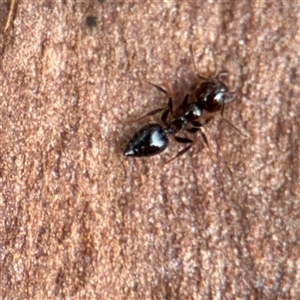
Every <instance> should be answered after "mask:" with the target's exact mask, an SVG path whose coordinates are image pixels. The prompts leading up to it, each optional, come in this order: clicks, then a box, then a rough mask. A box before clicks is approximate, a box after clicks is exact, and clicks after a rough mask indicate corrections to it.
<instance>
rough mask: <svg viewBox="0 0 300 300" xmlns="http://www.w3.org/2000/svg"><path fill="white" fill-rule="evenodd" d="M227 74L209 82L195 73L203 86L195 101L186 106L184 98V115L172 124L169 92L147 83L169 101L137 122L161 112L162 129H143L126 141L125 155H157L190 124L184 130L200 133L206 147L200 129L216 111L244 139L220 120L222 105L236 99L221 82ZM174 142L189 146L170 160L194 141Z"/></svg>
mask: <svg viewBox="0 0 300 300" xmlns="http://www.w3.org/2000/svg"><path fill="white" fill-rule="evenodd" d="M190 53H191V56H192V61H193V65H194V68H195V70H196V67H195V61H194V56H193V50H192V46H190ZM226 74H227V72H224V71H223V72H220V73H219V74H218V75H217V76H216V77H214V78H211V79H209V78H206V77H203V76H200V75H199V74H198V73H197V76H198V78H199V79H200V80H201V81H202V83H201V84H200V86H199V87H197V88H196V90H195V93H194V98H195V100H196V101H195V102H189V97H190V95H189V94H187V95H186V96H185V98H184V100H183V102H182V104H181V107H182V111H183V112H182V114H180V115H179V116H177V117H176V118H173V120H172V121H170V122H169V121H167V119H168V115H169V113H170V114H171V115H173V100H172V98H171V97H170V96H169V94H168V92H167V91H166V90H164V89H163V88H161V87H160V86H158V85H155V84H152V83H150V82H147V81H146V82H147V83H148V84H150V85H152V86H154V87H155V88H156V89H158V90H159V91H160V92H162V93H163V94H165V95H167V96H168V97H169V101H168V106H167V108H159V109H156V110H153V111H151V112H149V113H148V114H146V115H144V116H143V117H141V118H139V119H138V120H140V119H143V118H144V117H147V116H151V115H154V114H157V113H159V112H162V111H164V112H163V114H162V116H161V120H162V122H163V124H164V125H165V127H163V126H161V125H160V124H158V123H150V124H147V125H145V126H144V127H142V128H141V129H140V130H138V131H137V132H136V134H135V135H134V136H133V138H132V139H131V140H130V141H129V143H128V145H127V147H126V149H125V151H124V155H125V156H135V157H143V156H152V155H156V154H159V153H161V152H163V151H164V150H165V149H166V148H167V146H168V144H169V138H168V137H169V136H170V135H172V134H174V135H175V134H177V133H178V132H179V131H181V130H182V129H185V127H186V126H187V125H188V124H191V125H192V126H193V127H191V128H188V129H186V130H187V131H188V132H190V133H195V132H198V131H200V133H201V135H202V138H203V141H204V143H205V144H206V145H207V146H208V141H207V138H206V136H205V134H204V133H203V131H202V130H201V127H202V126H203V125H205V124H207V123H208V122H209V121H211V120H212V118H213V115H214V114H215V113H216V112H218V111H220V114H221V118H222V120H224V121H225V122H226V123H227V124H229V125H230V126H231V127H232V128H233V129H234V130H236V131H237V132H238V133H239V134H240V135H242V136H244V137H246V136H245V135H244V134H243V133H242V132H241V131H240V130H239V129H238V128H236V127H235V126H234V125H233V124H231V123H230V122H229V121H228V120H226V119H225V118H224V117H223V114H224V108H225V105H226V104H227V103H229V102H231V101H232V100H233V98H234V95H235V92H230V91H229V89H228V87H227V86H226V85H225V84H224V83H223V82H222V81H221V80H220V78H221V77H222V76H224V75H226ZM199 120H200V122H199ZM174 138H175V140H176V141H177V142H179V143H182V144H188V145H187V146H186V147H185V148H184V149H183V150H181V151H179V152H178V153H177V155H176V156H175V157H173V158H172V159H171V160H173V159H175V158H177V157H179V156H181V155H182V154H184V153H185V152H187V151H188V150H189V149H190V148H191V147H192V144H193V140H191V139H188V138H183V137H179V136H176V135H175V136H174ZM171 160H169V161H168V162H170V161H171Z"/></svg>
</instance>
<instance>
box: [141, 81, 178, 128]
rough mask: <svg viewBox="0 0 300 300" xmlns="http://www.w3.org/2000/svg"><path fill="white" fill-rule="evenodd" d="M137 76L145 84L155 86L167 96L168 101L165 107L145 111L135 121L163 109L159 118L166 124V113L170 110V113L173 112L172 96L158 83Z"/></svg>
mask: <svg viewBox="0 0 300 300" xmlns="http://www.w3.org/2000/svg"><path fill="white" fill-rule="evenodd" d="M139 78H140V80H142V81H144V82H146V83H147V84H150V85H152V86H153V87H155V88H156V89H158V90H159V91H160V92H161V93H163V94H165V95H167V96H168V97H169V101H168V106H167V108H158V109H155V110H153V111H151V112H149V113H147V114H146V115H144V116H142V117H141V118H139V119H137V121H139V120H141V119H143V118H145V117H148V116H153V115H155V114H157V113H159V112H162V111H164V113H163V114H162V116H161V119H162V121H163V123H165V124H166V123H167V118H168V114H169V113H170V112H171V114H173V101H172V97H170V95H169V93H168V92H167V91H166V90H165V89H163V88H162V87H160V86H159V85H156V84H154V83H151V82H149V81H147V80H145V79H143V78H141V77H139Z"/></svg>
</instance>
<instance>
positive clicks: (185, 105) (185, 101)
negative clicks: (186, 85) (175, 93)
mask: <svg viewBox="0 0 300 300" xmlns="http://www.w3.org/2000/svg"><path fill="white" fill-rule="evenodd" d="M189 96H190V95H189V94H186V96H185V97H184V99H183V101H182V103H181V108H182V109H183V110H185V109H186V108H187V105H188V102H189Z"/></svg>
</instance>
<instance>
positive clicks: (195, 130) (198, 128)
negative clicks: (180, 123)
mask: <svg viewBox="0 0 300 300" xmlns="http://www.w3.org/2000/svg"><path fill="white" fill-rule="evenodd" d="M200 126H202V125H200ZM186 131H188V132H190V133H196V132H198V131H200V134H201V137H202V140H203V142H204V144H205V145H206V146H207V148H208V150H209V151H210V147H209V143H208V140H207V137H206V135H205V133H204V132H203V130H202V129H201V127H192V128H188V129H186Z"/></svg>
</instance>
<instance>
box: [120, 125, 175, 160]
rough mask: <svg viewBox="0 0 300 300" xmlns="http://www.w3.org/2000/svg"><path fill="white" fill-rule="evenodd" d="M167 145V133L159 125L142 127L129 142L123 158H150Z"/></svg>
mask: <svg viewBox="0 0 300 300" xmlns="http://www.w3.org/2000/svg"><path fill="white" fill-rule="evenodd" d="M168 144H169V139H168V136H167V132H166V131H165V130H164V129H163V127H162V126H161V125H159V124H156V123H153V124H148V125H145V126H144V127H142V128H141V129H140V130H139V131H137V132H136V134H135V135H134V136H133V138H132V139H131V140H130V141H129V143H128V145H127V147H126V149H125V151H124V155H125V156H137V157H142V156H152V155H156V154H159V153H161V152H163V151H164V150H165V149H166V148H167V146H168Z"/></svg>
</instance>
